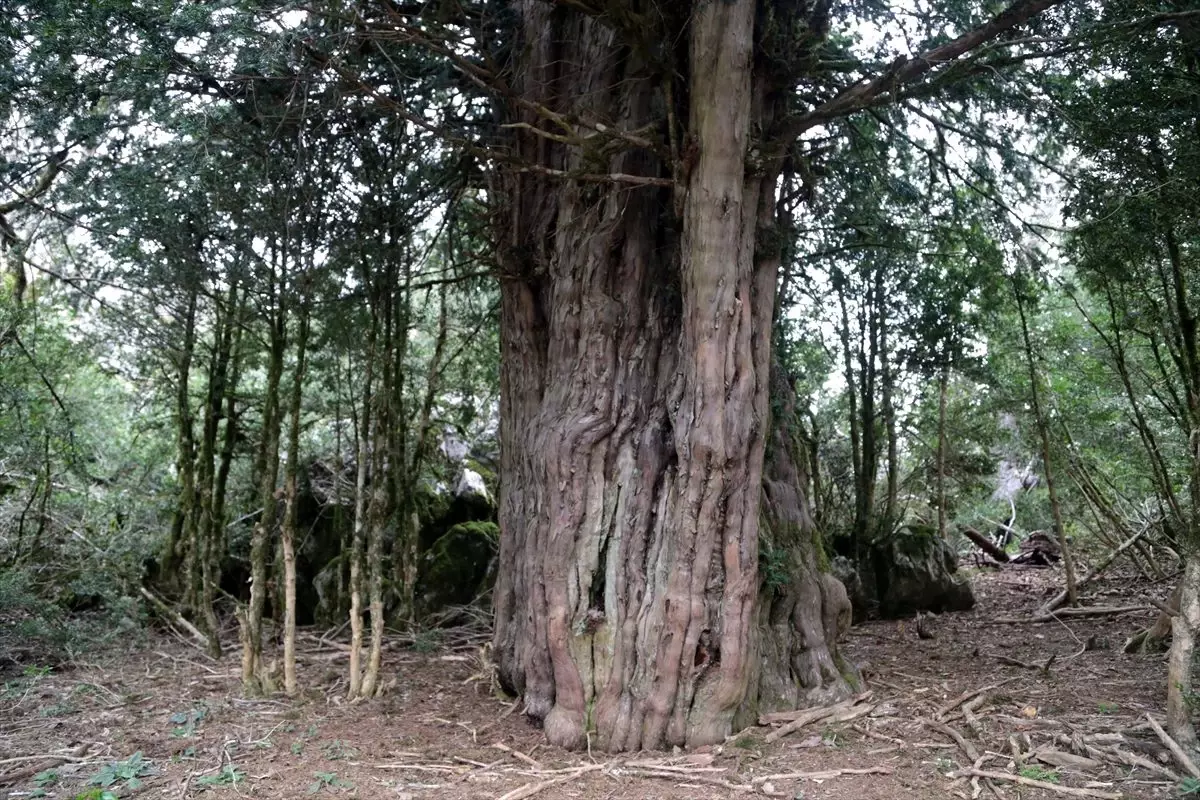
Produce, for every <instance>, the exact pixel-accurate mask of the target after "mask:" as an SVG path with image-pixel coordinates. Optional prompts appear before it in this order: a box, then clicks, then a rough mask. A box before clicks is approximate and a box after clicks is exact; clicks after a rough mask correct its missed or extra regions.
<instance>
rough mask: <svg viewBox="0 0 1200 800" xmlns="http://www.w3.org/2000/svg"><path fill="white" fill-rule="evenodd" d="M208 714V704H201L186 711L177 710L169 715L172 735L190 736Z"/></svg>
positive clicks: (193, 734) (194, 733)
mask: <svg viewBox="0 0 1200 800" xmlns="http://www.w3.org/2000/svg"><path fill="white" fill-rule="evenodd" d="M207 716H208V706H207V705H204V704H201V705H198V706H195V707H194V708H191V709H189V710H187V711H177V712H175V713H174V714H172V715H171V717H170V721H171V724H172V725H173V726H174V727H172V728H171V736H173V737H192V736H195V735H196V726H197V725H199V724H200V723H201V722H203V721H204V719H205V718H206V717H207Z"/></svg>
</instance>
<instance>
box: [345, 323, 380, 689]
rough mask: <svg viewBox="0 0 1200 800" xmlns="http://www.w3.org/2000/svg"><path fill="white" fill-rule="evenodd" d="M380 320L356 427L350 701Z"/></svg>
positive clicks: (371, 340)
mask: <svg viewBox="0 0 1200 800" xmlns="http://www.w3.org/2000/svg"><path fill="white" fill-rule="evenodd" d="M376 328H377V320H376V319H375V318H374V317H372V322H371V329H370V332H369V333H368V334H367V348H366V355H365V363H364V365H363V385H362V406H361V408H362V412H361V414H360V415H359V422H358V426H357V428H356V433H357V442H358V456H357V457H358V464H357V476H356V478H355V482H354V533H353V544H352V546H351V549H350V689H349V693H348V696H349V698H350V699H351V700H353V699H355V698H357V697H360V696H362V680H363V675H362V666H361V664H362V644H363V608H362V606H363V588H364V587H363V568H364V564H363V561H364V559H365V558H366V546H367V527H368V525H369V522H368V521H367V506H368V505H369V498H368V493H369V492H370V485H369V482H368V481H369V480H371V479H375V480H377V479H378V476H372V475H371V469H370V464H371V431H372V428H371V416H372V415H371V394H372V390H373V388H374V386H373V378H374V376H373V374H372V372H373V370H372V364H373V363H374V360H375V341H376Z"/></svg>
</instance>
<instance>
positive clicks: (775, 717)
mask: <svg viewBox="0 0 1200 800" xmlns="http://www.w3.org/2000/svg"><path fill="white" fill-rule="evenodd" d="M870 698H871V692H863V693H861V694H857V695H855V696H854V697H851V698H849V699H847V700H842V701H841V702H839V703H834V704H833V705H831V706H817V707H815V708H798V709H795V710H793V711H773V712H771V713H770V714H763V715H761V716H759V718H758V724H759V725H774V724H775V723H777V722H795V721H797V720H801V719H804V718H805V717H808V716H810V715H813V714H817V715H818V716H817V717H816V719H820V718H821V715H823V716H829V715H830V714H834V713H836V712H838V711H840V710H844V709H847V708H851V707H853V706H856V705H858V704H859V703H861V702H863V701H865V700H869V699H870Z"/></svg>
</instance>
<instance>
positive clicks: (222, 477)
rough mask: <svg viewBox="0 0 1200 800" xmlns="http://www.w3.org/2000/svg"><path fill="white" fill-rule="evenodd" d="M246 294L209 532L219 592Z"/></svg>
mask: <svg viewBox="0 0 1200 800" xmlns="http://www.w3.org/2000/svg"><path fill="white" fill-rule="evenodd" d="M245 302H246V299H245V293H243V294H242V297H241V299H240V300H239V302H238V305H237V306H236V307H235V308H234V309H233V310H232V312H231V313H232V315H233V316H232V320H231V324H232V326H233V342H232V343H231V344H230V362H229V378H228V380H227V381H226V382H225V400H224V402H225V411H224V414H223V416H224V420H225V430H224V431H223V432H222V434H221V436H222V439H221V456H220V460H219V462H218V464H217V476H216V481H215V482H214V484H213V504H212V520H211V523H212V530H210V531H209V533H208V538H209V541H210V542H212V548H213V554H212V566H211V569H212V579H211V581H209V584H208V587H207V589H208V591H210V592H213V593H214V595H215V592H216V588H217V585H218V583H219V582H220V579H221V559H223V558H224V557H225V554H226V553H227V552H228V551H229V545H228V537H227V535H226V532H227V528H226V524H227V523H226V520H225V516H226V514H225V506H226V497H227V495H228V487H229V472H230V470H232V469H233V457H234V454H235V453H236V452H237V440H238V424H237V415H238V403H237V390H238V385H239V382H240V381H241V377H242V358H243V352H242V332H243V330H244V327H245V314H244V311H245ZM215 599H216V598H215V596H214V597H206V598H205V599H204V602H205V603H206V604H208V605H212V604H213V603H214V601H215Z"/></svg>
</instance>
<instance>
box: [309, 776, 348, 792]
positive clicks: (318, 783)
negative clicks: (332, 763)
mask: <svg viewBox="0 0 1200 800" xmlns="http://www.w3.org/2000/svg"><path fill="white" fill-rule="evenodd" d="M313 777H315V778H316V780H315V781H313V782H312V783H311V784H309V786H308V793H309V794H316V793H318V792H320V791H321V790H322V789H324V790H326V791H330V792H332V791H334V790H335V789H353V788H354V784H353V783H351V782H350V781H347V780H344V779H342V778H339V777H338V776H337V773H335V772H314V773H313Z"/></svg>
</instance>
